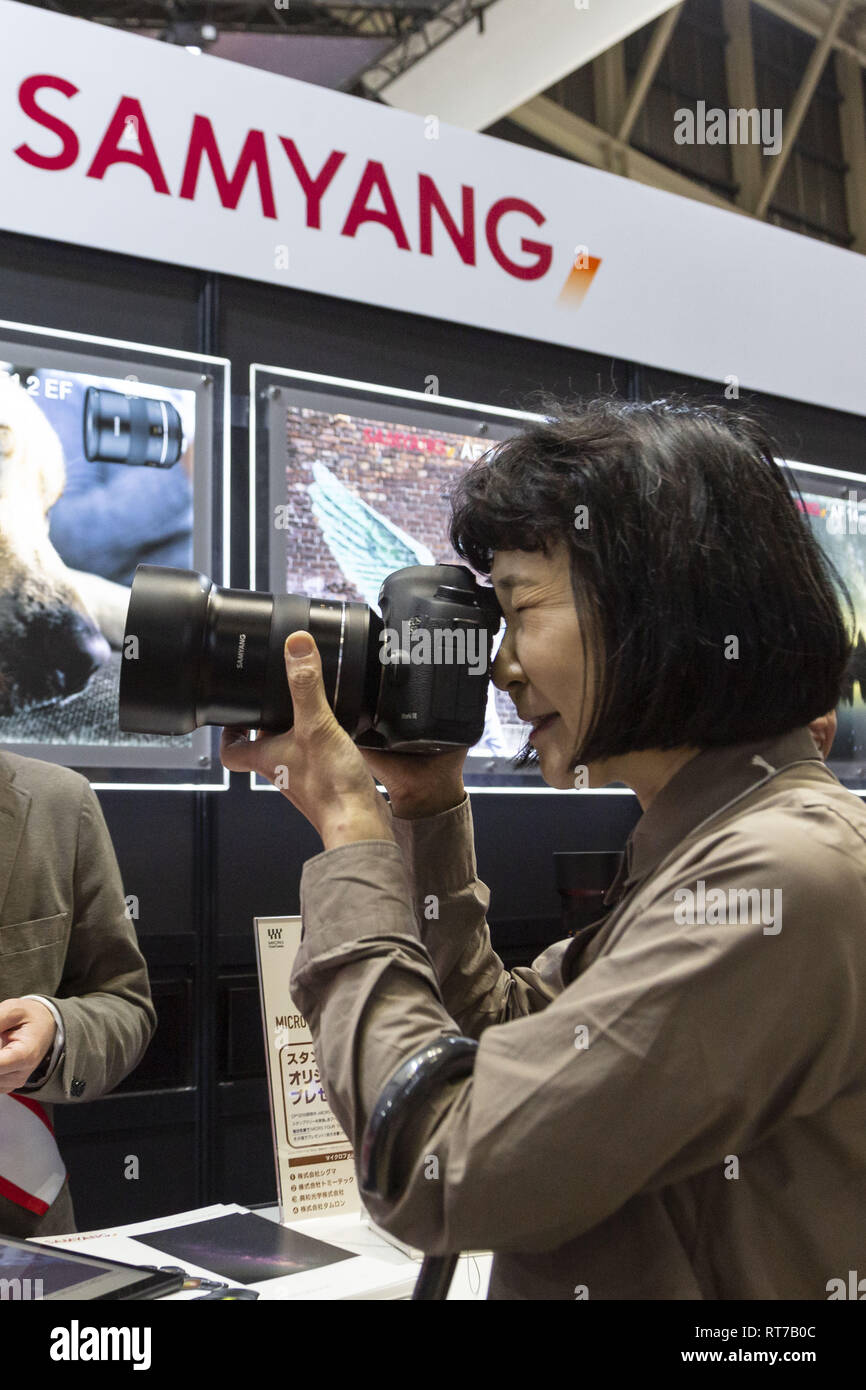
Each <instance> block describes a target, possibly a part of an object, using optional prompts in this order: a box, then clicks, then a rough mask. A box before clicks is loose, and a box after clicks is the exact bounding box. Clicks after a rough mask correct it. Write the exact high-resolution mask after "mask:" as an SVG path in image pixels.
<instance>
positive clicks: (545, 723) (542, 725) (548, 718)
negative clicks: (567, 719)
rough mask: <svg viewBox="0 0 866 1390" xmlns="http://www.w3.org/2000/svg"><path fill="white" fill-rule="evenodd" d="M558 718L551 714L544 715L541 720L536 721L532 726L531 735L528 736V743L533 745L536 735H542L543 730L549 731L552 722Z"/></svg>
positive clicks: (556, 715)
mask: <svg viewBox="0 0 866 1390" xmlns="http://www.w3.org/2000/svg"><path fill="white" fill-rule="evenodd" d="M558 718H559V715H558V714H556V713H555V712H554V713H553V714H545V715H544V717H543V718H541V719H539V720H537V721H536V722H535V723H534V724H533V728H532V733H531V734H530V735H529V742H530V743H533V742H534V741H535V737H536V735H537V734H540V733H542V732H543V731H544V730H545V729H549V728H550V726H551V724H552V723H553V722H554V720H555V719H558Z"/></svg>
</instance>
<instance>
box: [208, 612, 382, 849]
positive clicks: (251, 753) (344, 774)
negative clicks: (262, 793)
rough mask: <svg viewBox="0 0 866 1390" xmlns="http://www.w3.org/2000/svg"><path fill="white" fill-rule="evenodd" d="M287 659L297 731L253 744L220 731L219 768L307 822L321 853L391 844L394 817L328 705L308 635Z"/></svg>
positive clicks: (293, 641) (235, 731) (300, 635)
mask: <svg viewBox="0 0 866 1390" xmlns="http://www.w3.org/2000/svg"><path fill="white" fill-rule="evenodd" d="M285 658H286V674H287V677H288V681H289V689H290V691H291V696H292V705H293V708H294V727H293V728H292V729H290V730H289V731H288V732H287V733H284V734H262V735H260V736H259V737H258V738H257V739H255V740H251V739H250V738H249V730H247V729H241V728H238V727H229V728H226V729H224V730H223V733H222V739H221V742H220V759H221V760H222V764H223V766H224V767H227V768H228V769H229V771H231V772H258V773H259V774H260V775H261V776H262V777H266V778H267V780H268V781H269V782H272V783H273V784H274V786H276V787H277V788H278V789H279V790H280V791H281V792H282V793H283V796H285V797H288V799H289V801H291V803H292V805H293V806H296V807H297V808H298V810H299V811H300V812H301V815H303V816H306V818H307V820H308V821H309V822H310V824H311V825H312V826H313V827H314V828H315V829H316V830H317V831H318V833H319V835H320V836H321V837H322V843H323V845H324V846H325V849H336V848H337V847H338V846H339V845H348V844H354V843H355V842H356V841H358V840H392V841H393V839H394V833H393V831H392V829H391V812H390V810H389V809H388V807H387V805H386V804H385V801H384V800H383V798H382V797H381V796H380V795H379V793H378V792H377V791H376V787H375V784H374V782H373V779H372V777H371V776H370V773H369V771H368V770H367V767H366V764H365V763H364V759H363V758H362V757H361V754H360V752H359V750H358V748H357V747H356V746H355V744H354V743H353V742H352V740H351V739H350V738H349V735H348V734H347V733H346V731H345V730H344V729H342V728H341V727H340V725H339V724H338V723H337V721H336V719H335V718H334V714H333V711H332V710H331V708H330V706H329V704H328V701H327V699H326V696H325V687H324V684H323V681H322V661H321V657H320V656H319V651H318V648H317V647H316V644H315V642H314V641H313V638H312V636H311V635H310V633H309V632H302V631H299V632H293V633H292V634H291V636H290V637H289V638H288V639H287V641H286V645H285Z"/></svg>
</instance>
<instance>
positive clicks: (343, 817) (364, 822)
mask: <svg viewBox="0 0 866 1390" xmlns="http://www.w3.org/2000/svg"><path fill="white" fill-rule="evenodd" d="M376 802H377V803H378V804H373V803H371V802H369V801H367V800H366V799H364V800H361V801H348V802H345V803H344V804H342V805H340V806H336V807H334V808H333V809H332V810H331V811H329V813H328V814H327V815H326V816H325V818H324V819H323V821H322V824H321V826H320V827H319V834H320V835H321V837H322V844H323V845H324V847H325V849H339V847H340V846H341V845H353V844H357V843H358V842H359V841H361V840H391V841H392V843H396V841H395V840H394V832H393V830H392V829H391V813H390V811H389V810H388V808H387V806H386V804H385V802H384V801H383V799H382V798H381V797H380V796H379V794H378V792H377V793H376Z"/></svg>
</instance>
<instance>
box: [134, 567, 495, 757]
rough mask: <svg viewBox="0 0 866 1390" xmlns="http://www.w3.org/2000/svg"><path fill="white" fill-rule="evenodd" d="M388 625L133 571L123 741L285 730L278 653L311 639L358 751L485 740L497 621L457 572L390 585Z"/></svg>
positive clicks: (158, 571)
mask: <svg viewBox="0 0 866 1390" xmlns="http://www.w3.org/2000/svg"><path fill="white" fill-rule="evenodd" d="M380 606H381V609H382V617H381V618H380V617H379V615H378V614H377V613H376V612H374V610H373V609H371V608H369V607H368V606H367V605H366V604H365V603H354V602H343V601H341V600H337V599H309V598H305V597H303V596H302V595H299V594H262V593H253V592H250V591H248V590H245V589H224V588H220V587H219V586H218V585H216V584H212V583H211V582H210V580H208V579H207V578H206V577H205V576H204V575H202V574H198V573H197V572H195V571H193V570H180V569H171V568H167V567H164V566H159V565H139V566H138V568H137V570H136V572H135V578H134V580H133V584H132V592H131V595H130V602H129V609H128V612H127V619H126V632H125V634H124V640H123V661H122V663H121V676H120V712H119V723H120V728H121V729H122V730H124V731H125V732H128V733H148V734H184V733H190V732H191V731H192V730H193V729H195V728H199V727H200V726H202V725H205V724H212V725H221V724H236V725H240V726H241V727H243V728H248V729H262V730H265V731H267V732H278V731H283V730H286V729H289V728H291V726H292V720H293V712H292V702H291V696H290V694H289V687H288V680H287V677H286V670H285V659H284V656H283V647H284V644H285V640H286V638H287V637H288V635H289V633H291V632H295V631H297V630H298V629H303V630H304V631H307V632H310V633H312V635H313V637H314V639H315V641H316V645H317V647H318V649H319V652H320V654H321V658H322V676H323V680H324V686H325V694H326V697H327V700H328V703H329V705H330V707H331V709H332V710H333V711H334V715H335V717H336V719H337V721H338V722H339V723H340V724H341V726H342V727H343V728H344V729H345V730H346V731H347V733H349V734H350V735H351V736H352V737H353V738H354V739H355V740H356V742H358V743H359V744H361V745H363V746H365V747H378V748H391V749H399V750H401V751H405V752H435V751H439V750H442V749H445V748H449V747H464V746H471V745H472V744H473V743H475V742H477V741H478V739H479V738H480V737H481V735H482V732H483V729H484V714H485V707H486V700H487V684H488V680H487V677H488V674H489V661H490V650H491V646H492V643H493V639H494V636H495V634H496V633H497V631H498V629H499V622H500V609H499V605H498V603H497V600H496V596H495V594H494V593H493V590H492V589H491V588H489V587H484V586H481V585H479V584H478V583H477V582H476V580H475V578H474V576H473V575H472V573H471V571H470V570H468V569H467V568H466V567H465V566H464V565H415V566H410V567H408V568H406V569H402V570H398V571H397V572H396V573H395V574H392V575H390V576H389V577H388V578H387V579H386V580H385V583H384V584H383V586H382V591H381V594H380Z"/></svg>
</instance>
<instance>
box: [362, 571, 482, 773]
mask: <svg viewBox="0 0 866 1390" xmlns="http://www.w3.org/2000/svg"><path fill="white" fill-rule="evenodd" d="M379 607H380V608H381V610H382V623H383V627H382V632H381V634H380V637H379V641H380V650H379V661H380V663H381V665H382V683H381V686H380V692H379V700H378V703H377V708H376V712H375V715H374V718H373V722H372V728H371V731H370V733H369V734H367V735H363V736H362V737H360V738H359V739H358V740H357V742H358V743H359V744H361V745H363V746H364V747H385V748H391V749H394V750H400V751H406V752H411V751H413V749H418V745H421V748H420V750H419V751H425V752H431V751H438V749H439V748H448V747H455V748H459V747H464V746H471V745H472V744H473V743H477V742H478V740H479V739H480V738H481V735H482V734H483V732H484V714H485V710H486V705H487V680H488V677H489V674H490V652H491V647H492V644H493V639H494V637H495V635H496V632H497V631H498V629H499V621H500V616H501V615H500V609H499V604H498V602H497V600H496V595H495V594H494V592H493V590H492V589H490V588H485V587H482V586H481V585H479V584H477V583H476V581H475V579H474V577H473V575H472V573H471V571H470V570H468V569H467V568H466V566H465V565H412V566H410V567H409V568H407V569H402V570H397V571H396V572H395V573H394V574H391V575H389V576H388V578H387V579H386V580H385V583H384V584H383V585H382V589H381V591H380V594H379ZM479 677H480V679H479ZM374 740H375V741H374ZM379 740H381V742H379ZM433 745H435V748H434V747H433Z"/></svg>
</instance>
